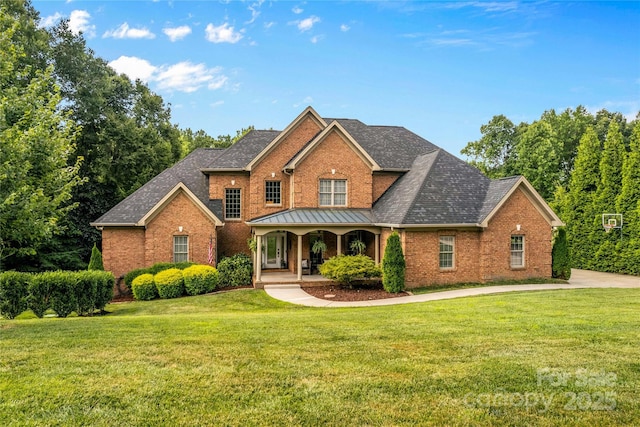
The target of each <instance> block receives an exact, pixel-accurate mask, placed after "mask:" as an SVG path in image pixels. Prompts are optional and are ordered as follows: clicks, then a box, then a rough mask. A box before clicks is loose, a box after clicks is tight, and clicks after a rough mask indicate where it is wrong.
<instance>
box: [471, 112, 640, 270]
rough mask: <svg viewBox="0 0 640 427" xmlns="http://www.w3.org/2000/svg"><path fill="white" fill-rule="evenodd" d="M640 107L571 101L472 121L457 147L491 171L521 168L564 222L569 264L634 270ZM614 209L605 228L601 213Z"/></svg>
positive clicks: (638, 248) (639, 243)
mask: <svg viewBox="0 0 640 427" xmlns="http://www.w3.org/2000/svg"><path fill="white" fill-rule="evenodd" d="M639 119H640V113H639V114H638V115H636V118H635V119H634V120H631V121H629V120H627V119H626V118H625V117H624V116H623V115H622V114H621V113H618V112H609V111H607V110H601V111H598V112H597V113H595V114H590V113H589V112H588V111H587V110H586V108H584V107H582V106H579V107H577V108H576V109H575V110H574V109H571V108H569V109H566V110H565V111H563V112H561V113H560V114H558V113H556V112H555V111H554V110H549V111H546V112H544V113H543V114H542V116H541V117H540V119H539V120H536V121H534V122H533V123H531V124H529V123H520V124H519V125H517V126H516V125H514V124H513V122H512V121H511V120H509V119H508V118H507V117H505V116H504V115H498V116H494V117H493V118H492V119H491V120H490V121H489V123H487V124H485V125H483V126H482V127H481V128H480V131H481V133H482V137H481V138H480V139H479V140H477V141H472V142H469V143H468V144H467V145H466V146H465V147H464V149H463V150H462V154H464V155H466V156H467V157H468V159H469V163H471V164H472V165H474V166H476V167H477V168H478V169H480V170H481V171H483V172H484V173H485V174H487V175H488V176H490V177H491V178H501V177H505V176H511V175H524V176H525V177H526V178H527V179H528V180H529V181H530V182H531V184H532V185H533V186H534V187H535V188H536V190H537V191H538V192H539V193H540V194H541V195H542V197H544V198H545V200H546V201H547V202H549V203H550V205H551V206H552V207H553V208H554V210H555V211H556V213H558V215H559V216H560V218H561V219H562V220H563V222H565V224H566V232H567V240H568V243H569V250H570V259H571V265H572V267H574V268H584V269H590V270H598V271H607V272H616V273H626V274H635V275H639V274H640V126H639V125H638V121H639ZM609 213H617V214H621V215H622V224H620V221H619V219H618V221H616V222H617V225H618V226H620V225H622V228H613V229H611V230H610V232H608V233H607V232H605V228H604V227H603V214H609Z"/></svg>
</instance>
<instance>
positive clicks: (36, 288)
mask: <svg viewBox="0 0 640 427" xmlns="http://www.w3.org/2000/svg"><path fill="white" fill-rule="evenodd" d="M43 274H44V273H40V274H34V275H33V276H32V277H31V280H30V281H29V286H28V288H27V290H28V292H29V295H28V296H27V307H28V308H30V309H31V311H33V314H35V315H36V316H38V317H42V316H44V313H45V312H46V311H47V310H48V309H49V308H50V307H51V301H50V297H51V285H50V283H49V281H48V280H47V277H46V276H44V275H43Z"/></svg>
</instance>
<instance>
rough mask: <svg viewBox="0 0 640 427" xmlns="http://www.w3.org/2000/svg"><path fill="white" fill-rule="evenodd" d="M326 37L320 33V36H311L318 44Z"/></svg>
mask: <svg viewBox="0 0 640 427" xmlns="http://www.w3.org/2000/svg"><path fill="white" fill-rule="evenodd" d="M323 38H324V36H322V35H320V36H313V37H311V43H313V44H316V43H318V42H319V41H320V40H322V39H323Z"/></svg>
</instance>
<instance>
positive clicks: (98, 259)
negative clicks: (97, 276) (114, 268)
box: [87, 243, 104, 270]
mask: <svg viewBox="0 0 640 427" xmlns="http://www.w3.org/2000/svg"><path fill="white" fill-rule="evenodd" d="M87 270H104V264H103V263H102V253H101V252H100V250H99V249H98V246H97V245H96V244H95V243H94V244H93V249H91V259H90V260H89V267H87Z"/></svg>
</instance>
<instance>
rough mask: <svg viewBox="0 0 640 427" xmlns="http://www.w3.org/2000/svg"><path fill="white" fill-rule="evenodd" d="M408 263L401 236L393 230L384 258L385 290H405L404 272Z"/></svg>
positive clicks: (383, 281)
mask: <svg viewBox="0 0 640 427" xmlns="http://www.w3.org/2000/svg"><path fill="white" fill-rule="evenodd" d="M405 269H406V263H405V260H404V255H403V253H402V245H401V244H400V236H399V235H398V233H396V232H393V233H391V235H390V236H389V238H388V239H387V246H386V248H385V250H384V257H383V258H382V286H384V290H385V291H387V292H391V293H398V292H402V291H403V290H404V274H405Z"/></svg>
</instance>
